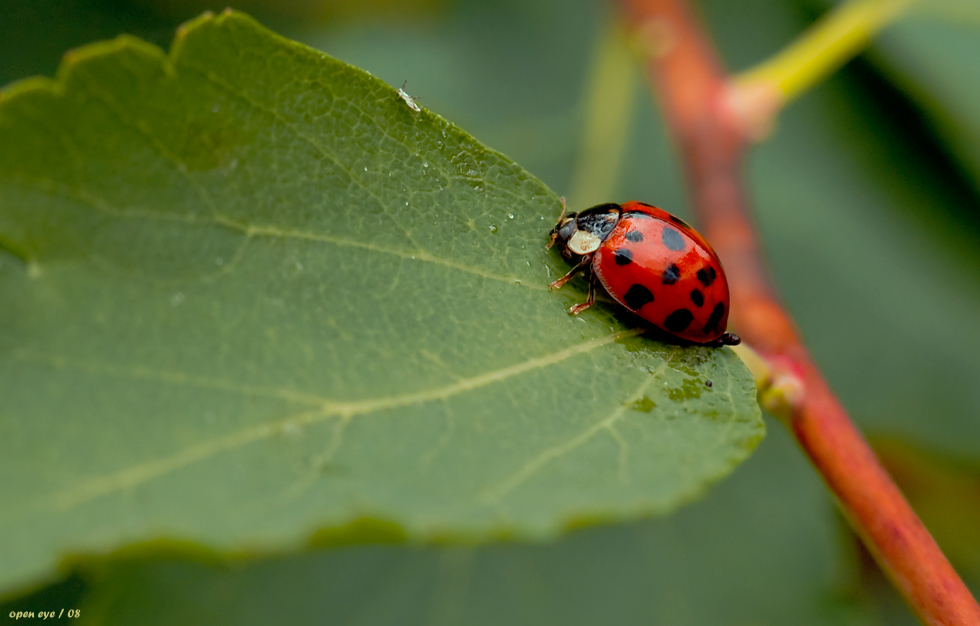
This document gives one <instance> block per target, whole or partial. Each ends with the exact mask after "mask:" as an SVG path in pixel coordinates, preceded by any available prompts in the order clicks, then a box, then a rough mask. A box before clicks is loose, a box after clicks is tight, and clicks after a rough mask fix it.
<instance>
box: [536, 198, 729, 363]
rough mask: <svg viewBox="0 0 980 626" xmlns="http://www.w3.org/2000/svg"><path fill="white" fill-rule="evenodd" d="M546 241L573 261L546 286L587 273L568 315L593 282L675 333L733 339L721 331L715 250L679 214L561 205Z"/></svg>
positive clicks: (710, 340)
mask: <svg viewBox="0 0 980 626" xmlns="http://www.w3.org/2000/svg"><path fill="white" fill-rule="evenodd" d="M554 244H557V245H558V249H559V251H561V253H562V255H564V256H565V257H566V258H568V259H572V260H573V261H575V266H574V267H572V270H571V271H570V272H568V274H566V275H565V276H563V277H562V278H559V279H558V280H556V281H555V282H553V283H551V285H550V287H551V288H552V289H558V288H560V287H561V286H562V285H564V284H565V283H567V282H568V281H569V280H570V279H571V278H572V277H573V276H574V275H575V274H577V273H578V272H581V271H589V272H590V274H591V275H590V279H589V297H588V299H587V300H586V301H585V302H583V303H582V304H577V305H575V306H573V307H572V308H571V309H569V311H568V312H569V313H571V314H572V315H577V314H578V313H581V312H582V311H584V310H585V309H587V308H589V307H590V306H592V303H593V302H594V301H595V284H596V281H598V282H599V283H600V284H601V285H602V286H603V287H604V288H605V290H606V291H607V292H608V293H609V295H610V296H612V298H613V300H615V301H616V302H619V303H620V304H622V305H623V306H625V307H626V308H627V309H629V310H630V311H632V312H633V313H636V314H637V315H639V316H640V317H642V318H643V319H645V320H646V321H648V322H650V323H651V324H653V325H654V326H656V327H658V328H660V329H662V330H665V331H667V332H668V333H671V334H672V335H675V336H676V337H679V338H681V339H684V340H687V341H691V342H694V343H700V344H707V345H712V346H723V345H730V346H733V345H737V344H738V343H739V338H738V336H736V335H733V334H731V333H727V332H725V329H726V326H727V324H728V309H729V295H728V281H727V279H726V278H725V271H724V270H723V269H722V267H721V262H720V261H719V260H718V255H717V254H715V251H714V250H712V249H711V246H710V245H708V242H707V241H705V239H704V237H702V236H701V235H700V234H699V233H698V232H697V231H695V230H694V229H693V228H691V227H690V226H688V225H687V224H686V223H685V222H684V221H683V220H681V219H680V218H677V217H675V216H673V215H671V214H670V213H668V212H666V211H664V210H662V209H658V208H657V207H655V206H651V205H649V204H644V203H642V202H632V201H631V202H625V203H623V204H622V205H619V204H600V205H597V206H594V207H592V208H591V209H587V210H585V211H582V212H580V213H568V214H565V212H564V211H563V212H562V216H561V217H560V218H559V220H558V224H556V225H555V227H554V228H553V229H552V230H551V242H550V243H549V244H548V247H551V246H552V245H554Z"/></svg>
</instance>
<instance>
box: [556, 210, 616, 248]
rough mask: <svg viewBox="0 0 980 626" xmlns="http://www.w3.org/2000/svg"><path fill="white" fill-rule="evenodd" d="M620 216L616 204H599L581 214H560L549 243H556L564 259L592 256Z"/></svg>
mask: <svg viewBox="0 0 980 626" xmlns="http://www.w3.org/2000/svg"><path fill="white" fill-rule="evenodd" d="M621 214H622V207H620V206H619V205H618V204H600V205H598V206H594V207H592V208H591V209H586V210H585V211H582V212H581V213H569V214H567V215H565V214H562V216H561V218H559V220H558V223H557V224H555V227H554V228H552V229H551V243H552V244H554V243H557V244H558V249H559V250H560V251H561V253H562V254H563V255H564V256H566V257H571V256H572V255H579V256H584V255H587V254H592V253H593V252H595V251H596V250H598V249H599V246H600V245H602V242H603V241H604V240H605V239H606V237H608V236H609V233H611V232H612V229H613V228H614V227H615V226H616V223H617V222H618V221H619V216H620V215H621ZM549 245H550V244H549Z"/></svg>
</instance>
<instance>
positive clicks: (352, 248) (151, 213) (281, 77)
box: [0, 12, 764, 587]
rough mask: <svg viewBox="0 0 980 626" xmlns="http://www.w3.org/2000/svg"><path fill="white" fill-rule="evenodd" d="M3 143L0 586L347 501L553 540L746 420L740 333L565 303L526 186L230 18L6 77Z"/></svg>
mask: <svg viewBox="0 0 980 626" xmlns="http://www.w3.org/2000/svg"><path fill="white" fill-rule="evenodd" d="M0 146H2V148H0V302H2V303H3V304H2V307H0V398H2V399H3V402H2V404H0V437H2V440H3V441H4V442H5V443H6V446H5V453H4V455H2V457H0V485H2V487H0V503H2V509H0V536H2V537H3V539H0V564H2V565H0V586H5V587H6V586H10V585H12V584H22V583H25V582H26V581H30V580H34V579H37V578H39V577H42V576H45V575H48V574H50V572H51V570H52V568H53V565H54V563H55V562H56V561H57V559H58V558H59V557H60V556H61V555H64V554H66V553H69V552H72V553H89V552H100V551H109V550H113V549H115V548H118V547H119V546H124V545H128V544H133V543H139V542H146V541H150V540H154V539H160V538H168V539H175V540H181V541H189V542H193V543H197V544H201V545H204V546H207V547H209V548H213V549H218V550H241V549H244V548H245V547H249V548H256V547H261V548H263V549H278V548H284V547H291V546H297V545H300V544H301V543H302V542H303V541H304V540H306V539H308V538H309V537H311V536H313V535H314V534H315V533H318V534H317V535H316V536H317V537H318V538H320V539H323V540H327V541H329V540H331V537H333V536H334V535H336V534H337V533H341V534H342V537H341V539H344V540H352V539H358V538H360V537H358V536H357V533H356V532H355V533H354V534H353V536H352V535H351V534H350V533H349V532H347V531H343V529H344V528H350V527H351V525H352V524H353V525H354V526H353V527H354V528H357V527H358V526H357V522H358V520H368V522H367V525H368V526H371V522H370V521H371V520H376V521H378V522H379V523H381V525H382V527H383V528H388V529H389V531H388V532H389V534H391V535H392V536H396V537H399V538H408V539H411V540H414V541H420V540H433V539H443V540H445V539H467V540H485V539H489V538H493V537H502V536H508V537H515V538H545V537H553V536H555V535H556V534H557V533H559V532H561V531H562V530H563V529H565V528H567V527H568V526H569V525H574V524H581V523H588V522H594V521H616V520H622V519H628V518H635V517H638V516H647V515H652V514H657V513H664V512H667V511H670V510H672V509H674V508H676V507H678V506H680V505H681V504H683V503H685V502H687V501H690V500H691V499H693V498H695V497H696V496H697V495H699V494H700V493H701V492H702V491H703V490H704V489H705V487H706V485H707V484H709V483H711V482H712V481H715V480H718V479H719V478H720V477H722V476H724V475H725V474H727V473H728V472H730V471H731V470H732V468H733V467H734V466H735V465H737V464H738V463H739V462H740V461H742V460H743V459H745V458H746V457H747V456H748V455H749V454H750V452H751V450H752V449H753V448H754V446H755V445H756V444H757V442H758V441H759V440H760V439H761V437H762V436H763V432H764V426H763V423H762V421H761V419H760V415H759V409H758V406H757V404H756V403H755V389H754V385H753V383H752V380H751V377H750V376H749V374H748V372H747V371H746V370H745V369H744V367H743V366H742V364H741V362H740V361H739V360H738V358H737V357H736V356H735V355H734V353H732V352H731V351H730V350H728V349H711V348H703V347H694V348H682V347H678V346H671V345H664V344H661V343H658V342H656V341H654V340H652V339H650V338H647V337H645V336H642V335H640V334H639V330H637V329H633V328H630V320H625V322H626V323H624V321H621V320H620V319H619V318H618V317H617V316H618V315H620V313H619V312H618V311H617V310H616V309H615V308H614V307H612V306H609V305H606V304H601V305H598V306H595V307H593V308H592V309H591V310H589V311H587V312H586V313H584V314H582V315H581V316H579V317H578V318H571V317H569V316H568V315H566V314H565V309H566V308H567V307H568V306H569V304H571V303H573V302H576V301H580V300H581V299H582V298H583V297H584V294H583V292H582V290H581V288H582V285H581V284H579V285H576V286H574V287H573V286H571V285H570V286H569V287H567V288H566V289H564V290H562V291H561V292H558V293H549V291H548V289H547V287H546V285H547V284H548V282H550V281H551V280H553V279H554V278H555V277H556V276H557V275H560V274H561V273H564V271H566V270H567V267H566V266H565V264H564V262H563V261H562V260H561V259H560V257H559V256H558V255H557V254H556V253H555V252H554V251H546V250H545V249H544V243H545V242H546V240H547V237H546V234H547V231H548V230H549V228H550V226H551V224H552V223H553V220H554V219H555V217H556V216H557V214H558V212H559V210H560V205H559V203H558V201H557V198H556V197H555V195H554V194H553V193H552V192H551V191H550V190H548V189H547V188H546V187H544V185H542V184H541V183H540V182H539V181H538V180H537V179H535V178H534V177H532V176H531V175H530V174H528V173H527V172H526V171H524V170H523V169H521V168H520V167H519V166H517V165H516V164H514V163H513V162H511V161H509V160H508V159H506V158H505V157H503V156H501V155H500V154H498V153H496V152H493V151H492V150H489V149H487V148H486V147H485V146H483V145H481V144H480V143H478V142H477V141H475V140H474V139H473V138H471V137H470V136H469V135H467V134H466V133H464V132H462V131H461V130H459V129H458V128H456V127H455V126H453V125H452V124H449V123H448V122H446V121H445V120H443V119H442V118H440V117H438V116H436V115H433V114H431V113H430V112H428V111H425V110H423V111H421V112H415V111H413V110H411V109H410V108H409V107H408V106H406V103H405V102H403V101H402V100H401V99H400V98H399V97H398V95H397V94H396V92H395V91H394V90H393V89H391V88H390V87H388V86H386V85H385V84H383V83H382V82H380V81H378V80H377V79H374V78H372V77H371V76H370V75H367V74H366V73H364V72H362V71H360V70H357V69H355V68H352V67H350V66H347V65H345V64H343V63H340V62H338V61H335V60H333V59H330V58H329V57H326V56H324V55H322V54H320V53H318V52H315V51H313V50H311V49H309V48H306V47H305V46H302V45H299V44H296V43H292V42H289V41H286V40H284V39H282V38H280V37H277V36H275V35H273V34H271V33H269V32H268V31H266V30H264V29H263V28H261V27H260V26H258V25H257V24H255V23H254V22H253V21H252V20H250V19H249V18H247V17H244V16H242V15H241V14H235V13H227V12H226V13H225V14H222V15H221V16H219V17H211V16H204V17H202V18H200V19H198V20H196V21H194V22H192V23H190V24H189V25H187V26H186V27H184V28H182V29H181V30H180V31H179V33H178V37H177V40H176V42H175V44H174V46H173V49H172V51H171V53H170V55H169V56H167V55H165V54H164V53H163V52H161V51H160V50H159V49H157V48H156V47H153V46H151V45H149V44H146V43H145V42H142V41H139V40H136V39H134V38H131V37H120V38H119V39H117V40H115V41H112V42H107V43H101V44H95V45H92V46H89V47H86V48H82V49H79V50H76V51H74V52H72V53H70V54H69V55H68V56H67V58H66V62H65V63H64V64H63V66H62V68H61V69H60V71H59V75H58V78H57V80H56V81H49V80H45V79H30V80H27V81H24V82H22V83H19V84H15V85H14V86H12V87H9V88H7V89H6V90H5V91H3V92H0ZM576 290H577V291H576ZM706 380H710V381H712V383H713V384H712V386H711V387H708V386H707V385H706V384H705V381H706ZM344 532H347V534H343V533H344ZM334 539H335V540H336V537H335V538H334Z"/></svg>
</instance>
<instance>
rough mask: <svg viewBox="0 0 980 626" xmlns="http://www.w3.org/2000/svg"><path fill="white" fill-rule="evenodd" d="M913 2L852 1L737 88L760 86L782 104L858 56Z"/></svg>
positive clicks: (749, 74)
mask: <svg viewBox="0 0 980 626" xmlns="http://www.w3.org/2000/svg"><path fill="white" fill-rule="evenodd" d="M913 1H914V0H851V1H850V2H847V3H845V4H843V5H841V6H840V7H838V8H837V9H834V10H833V11H832V12H830V13H829V14H828V15H826V16H824V17H823V18H821V19H820V21H819V22H817V23H816V24H814V26H813V27H812V28H811V29H810V30H809V31H807V32H806V33H804V34H803V36H801V37H800V38H799V39H797V40H796V41H795V42H793V43H792V44H790V45H789V46H788V47H787V48H786V49H785V50H783V51H782V52H780V53H778V54H777V55H776V56H774V57H772V58H771V59H769V60H767V61H764V62H763V63H761V64H760V65H758V66H756V67H754V68H752V69H749V70H747V71H746V72H743V73H742V74H740V75H738V76H736V77H735V84H736V85H737V86H739V87H740V88H746V89H751V88H752V87H755V86H759V85H765V86H768V87H770V88H773V89H775V90H776V91H777V92H778V93H779V95H780V96H781V97H782V101H783V102H784V103H785V102H787V101H789V100H792V99H793V98H795V97H796V96H798V95H800V94H801V93H803V92H804V91H806V90H807V89H809V88H810V87H812V86H813V85H815V84H816V83H818V82H819V81H821V80H823V79H824V78H825V77H826V76H828V75H830V74H831V73H832V72H834V71H835V70H837V69H838V68H839V67H840V66H842V65H843V64H844V63H846V62H847V61H849V60H850V59H851V58H853V57H854V56H856V55H857V54H859V53H860V52H861V51H862V50H863V49H864V48H865V47H866V46H867V44H868V41H870V40H871V38H872V37H874V36H875V35H877V34H878V33H879V32H880V31H881V30H882V29H884V28H885V27H886V26H888V25H889V24H891V23H892V22H894V21H895V20H896V19H898V18H899V17H900V16H901V15H902V14H904V13H905V11H906V10H907V9H908V7H909V6H910V5H911V4H912V2H913Z"/></svg>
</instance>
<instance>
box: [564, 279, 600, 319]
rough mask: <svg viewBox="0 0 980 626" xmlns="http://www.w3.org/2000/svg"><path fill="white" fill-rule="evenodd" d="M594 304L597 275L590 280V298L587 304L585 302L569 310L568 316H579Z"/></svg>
mask: <svg viewBox="0 0 980 626" xmlns="http://www.w3.org/2000/svg"><path fill="white" fill-rule="evenodd" d="M593 302H595V274H593V275H592V278H591V279H590V280H589V297H588V298H586V299H585V302H583V303H582V304H576V305H575V306H573V307H572V308H570V309H568V314H569V315H578V314H579V313H581V312H582V311H584V310H585V309H587V308H589V307H590V306H592V303H593Z"/></svg>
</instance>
